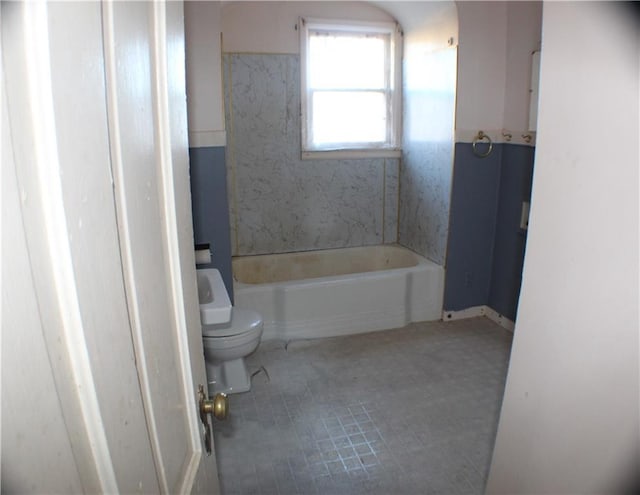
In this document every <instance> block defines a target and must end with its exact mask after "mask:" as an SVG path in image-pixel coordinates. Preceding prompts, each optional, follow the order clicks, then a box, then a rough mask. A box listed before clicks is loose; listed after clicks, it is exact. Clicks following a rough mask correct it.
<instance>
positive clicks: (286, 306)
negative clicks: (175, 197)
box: [232, 245, 444, 340]
mask: <svg viewBox="0 0 640 495" xmlns="http://www.w3.org/2000/svg"><path fill="white" fill-rule="evenodd" d="M232 263H233V274H234V293H235V306H236V307H238V308H247V309H253V310H255V311H257V312H259V313H260V314H261V315H262V317H263V319H264V333H263V337H262V338H263V340H272V339H284V340H290V339H301V338H303V339H308V338H319V337H332V336H337V335H349V334H354V333H362V332H370V331H373V330H384V329H389V328H398V327H403V326H405V325H407V324H408V323H411V322H416V321H433V320H439V319H440V318H441V315H442V297H443V292H444V269H443V268H442V267H441V266H440V265H437V264H435V263H433V262H432V261H429V260H427V259H426V258H423V257H422V256H419V255H417V254H416V253H414V252H413V251H410V250H408V249H405V248H403V247H400V246H389V245H386V246H370V247H358V248H346V249H330V250H326V251H309V252H301V253H288V254H273V255H261V256H242V257H235V258H233V261H232Z"/></svg>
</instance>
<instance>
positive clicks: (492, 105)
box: [185, 0, 542, 146]
mask: <svg viewBox="0 0 640 495" xmlns="http://www.w3.org/2000/svg"><path fill="white" fill-rule="evenodd" d="M456 6H457V14H456ZM541 12H542V4H541V2H476V1H470V2H455V3H454V2H392V1H384V0H378V1H375V2H371V3H367V2H323V1H316V2H297V1H291V2H271V1H262V2H261V1H254V2H245V1H236V2H218V1H211V2H210V1H188V2H186V3H185V28H186V49H187V98H188V111H189V138H190V146H198V145H199V144H198V143H201V144H202V145H207V144H208V143H213V144H216V143H217V144H222V145H223V144H224V128H225V124H224V108H223V96H222V95H223V93H222V69H221V59H220V52H221V49H222V50H224V51H225V52H241V53H298V51H299V44H298V32H297V31H296V30H295V25H296V23H297V21H298V17H299V16H300V15H307V16H316V17H338V18H344V19H365V20H372V21H389V20H393V19H394V17H395V19H397V20H398V21H399V22H400V24H401V25H402V27H403V29H404V30H405V39H406V41H407V44H408V45H410V46H411V47H413V48H414V49H418V48H419V49H423V48H424V49H425V50H433V49H439V48H445V47H446V46H448V40H449V39H450V38H453V44H454V45H456V44H458V45H459V46H458V89H457V110H456V128H457V129H458V130H465V131H466V130H468V131H469V132H476V131H478V130H479V129H483V130H485V131H489V130H491V129H502V128H507V129H509V130H511V131H513V132H520V131H524V130H526V129H527V127H528V125H527V123H528V113H529V86H530V77H531V52H533V51H534V50H536V49H538V48H539V47H540V29H541V28H540V25H541ZM221 32H222V35H223V41H222V45H221V43H220V33H221Z"/></svg>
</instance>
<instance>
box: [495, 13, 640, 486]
mask: <svg viewBox="0 0 640 495" xmlns="http://www.w3.org/2000/svg"><path fill="white" fill-rule="evenodd" d="M612 5H613V4H607V3H606V2H602V3H600V2H597V3H596V2H549V3H546V4H545V7H544V13H543V33H542V59H541V71H540V109H539V118H538V145H537V148H536V165H535V174H534V178H533V190H532V202H531V217H530V221H529V234H528V239H527V255H526V258H525V264H524V273H523V281H522V292H521V295H520V305H519V309H518V321H517V322H516V329H515V335H514V340H513V348H512V352H511V362H510V365H509V374H508V377H507V385H506V390H505V396H504V400H503V405H502V413H501V416H500V423H499V426H498V434H497V437H496V444H495V450H494V454H493V463H492V466H491V473H490V476H489V480H488V484H487V493H538V494H546V493H549V494H557V493H637V489H638V485H636V486H629V483H631V482H632V481H635V483H636V484H637V483H639V482H640V478H639V475H638V466H639V465H640V454H639V449H640V446H639V439H640V427H639V421H640V411H639V410H638V406H639V397H638V394H639V389H640V384H639V374H638V362H639V356H638V350H639V348H638V344H639V342H638V337H639V335H638V325H639V321H638V295H639V294H638V269H639V266H638V265H639V259H638V252H639V246H638V233H639V232H638V230H639V228H638V226H639V212H638V185H639V183H638V180H639V174H638V163H639V162H640V156H639V155H640V150H639V148H638V135H640V124H639V122H640V120H639V108H640V105H639V95H640V80H639V79H640V57H639V55H640V53H639V48H638V31H637V26H635V25H634V23H633V18H631V19H629V18H628V17H627V18H626V19H625V16H628V15H629V13H628V12H624V11H623V10H622V8H620V11H617V9H616V7H613V6H612ZM625 21H626V22H625ZM603 68H606V70H603ZM631 476H633V477H635V480H633V479H632V478H631ZM625 484H627V486H625Z"/></svg>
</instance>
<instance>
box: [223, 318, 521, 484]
mask: <svg viewBox="0 0 640 495" xmlns="http://www.w3.org/2000/svg"><path fill="white" fill-rule="evenodd" d="M510 349H511V334H510V333H508V332H507V331H505V330H503V329H502V328H500V327H499V326H497V325H495V324H494V323H492V322H491V321H489V320H487V319H485V318H474V319H469V320H460V321H455V322H446V323H444V322H433V323H419V324H412V325H409V326H407V327H405V328H402V329H395V330H388V331H383V332H373V333H369V334H361V335H354V336H348V337H336V338H329V339H319V340H306V341H294V342H290V343H289V344H288V345H285V343H284V342H264V343H262V344H261V346H260V348H259V349H258V351H257V352H256V353H255V354H254V355H252V356H250V357H249V358H248V359H247V363H248V366H249V369H250V371H254V370H257V369H259V368H260V367H261V366H264V367H265V368H266V370H267V371H268V378H267V375H266V374H265V373H263V372H261V373H258V374H257V375H256V376H255V377H254V378H253V385H252V390H251V391H250V392H247V393H245V394H237V395H232V396H230V408H231V416H230V418H229V419H228V420H227V421H225V422H216V423H215V425H214V435H215V447H216V453H217V457H218V466H219V473H220V483H221V487H222V493H223V494H226V495H231V494H243V495H244V494H282V495H285V494H286V495H289V494H294V493H301V494H305V495H306V494H316V493H317V494H339V493H348V494H360V493H367V494H369V495H372V494H400V493H406V494H428V493H442V494H454V493H461V494H466V493H482V492H483V490H484V485H485V483H486V477H487V471H488V468H489V463H490V459H491V452H492V448H493V442H494V438H495V430H496V425H497V421H498V415H499V411H500V405H501V400H502V394H503V390H504V382H505V376H506V372H507V365H508V361H509V353H510Z"/></svg>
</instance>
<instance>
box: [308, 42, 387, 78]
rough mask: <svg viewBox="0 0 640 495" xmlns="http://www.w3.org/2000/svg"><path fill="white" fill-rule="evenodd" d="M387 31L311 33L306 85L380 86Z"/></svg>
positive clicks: (383, 68) (383, 69) (382, 75)
mask: <svg viewBox="0 0 640 495" xmlns="http://www.w3.org/2000/svg"><path fill="white" fill-rule="evenodd" d="M388 42H389V36H388V35H383V34H381V35H368V36H365V35H357V34H324V33H311V35H310V37H309V86H310V88H312V89H339V88H343V89H382V88H384V87H385V65H386V64H385V43H388Z"/></svg>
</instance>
